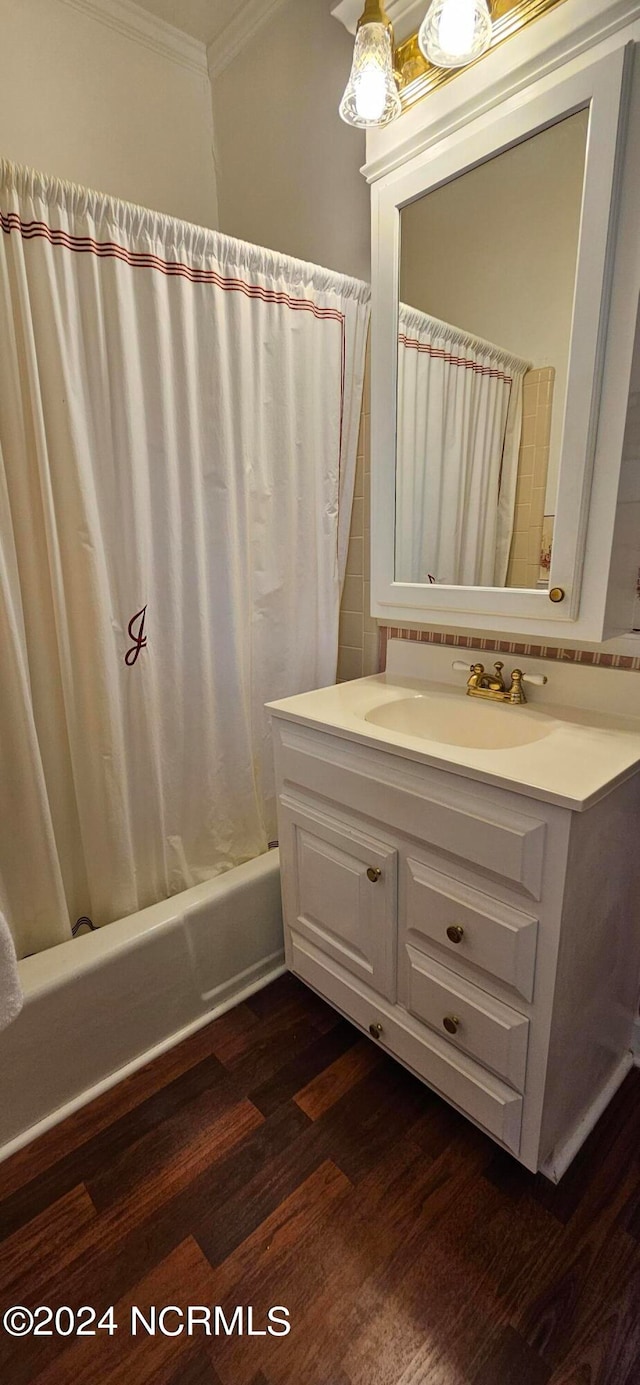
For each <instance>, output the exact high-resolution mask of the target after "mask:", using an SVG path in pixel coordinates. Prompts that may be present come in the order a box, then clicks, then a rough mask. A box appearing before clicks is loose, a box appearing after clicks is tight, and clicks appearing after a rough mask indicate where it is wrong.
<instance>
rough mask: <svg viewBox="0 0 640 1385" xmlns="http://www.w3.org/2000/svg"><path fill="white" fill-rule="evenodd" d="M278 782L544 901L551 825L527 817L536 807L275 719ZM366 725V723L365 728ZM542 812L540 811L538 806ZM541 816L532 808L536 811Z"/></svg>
mask: <svg viewBox="0 0 640 1385" xmlns="http://www.w3.org/2000/svg"><path fill="white" fill-rule="evenodd" d="M274 724H275V730H276V740H277V747H276V748H277V761H278V778H279V780H280V782H283V781H284V782H285V783H286V784H287V785H288V786H290V787H291V789H292V790H295V788H296V787H297V788H300V789H302V790H303V791H305V792H310V793H313V794H317V795H319V796H320V797H321V798H323V799H328V800H329V801H331V802H334V803H339V804H340V805H341V809H342V810H343V811H345V812H353V813H358V814H360V815H362V816H364V817H368V818H370V819H373V820H374V821H375V822H380V823H388V824H389V825H390V826H392V827H393V831H394V832H400V833H403V834H404V835H407V836H409V837H412V838H413V839H414V840H417V841H422V842H425V843H427V844H428V845H430V846H433V847H435V848H436V850H438V851H443V852H446V853H447V855H450V856H454V857H458V859H459V860H461V861H464V862H465V863H466V864H468V865H469V866H472V867H473V866H475V867H478V868H479V869H480V870H482V871H485V872H488V873H489V874H490V875H492V876H495V877H498V878H499V879H501V880H505V881H507V882H508V884H510V885H511V886H512V887H514V888H516V889H518V890H520V891H523V892H524V893H526V894H527V895H529V897H530V898H532V899H540V896H541V891H542V876H543V864H544V851H545V835H546V822H545V821H544V820H543V818H542V817H540V816H535V813H534V811H532V812H531V813H529V812H523V811H522V805H523V803H525V806H528V804H529V803H530V802H531V800H524V799H522V798H519V797H516V795H514V794H512V793H508V792H506V791H504V790H495V789H486V788H485V789H484V790H483V789H482V787H481V786H479V785H474V784H472V782H471V781H469V780H468V779H464V778H462V777H461V776H458V775H456V774H452V773H448V772H447V773H443V772H442V771H439V770H434V769H431V768H429V767H427V766H426V765H418V764H412V763H411V761H408V760H402V759H399V758H398V757H397V756H393V755H388V754H385V753H384V751H381V750H377V749H376V750H375V751H371V750H369V749H368V747H366V746H362V745H358V744H355V743H352V742H351V741H347V740H343V739H341V738H339V737H336V736H329V735H325V734H323V733H321V732H319V731H316V730H313V729H312V728H310V727H307V726H299V725H297V724H296V723H294V722H292V721H285V720H282V719H280V718H279V717H277V716H276V718H275V723H274ZM365 725H366V723H364V722H363V727H364V726H365ZM535 806H537V805H535ZM531 807H532V809H534V805H533V803H532V804H531Z"/></svg>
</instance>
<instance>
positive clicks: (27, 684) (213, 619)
mask: <svg viewBox="0 0 640 1385" xmlns="http://www.w3.org/2000/svg"><path fill="white" fill-rule="evenodd" d="M0 225H1V232H2V234H0V340H1V341H2V353H1V356H0V637H1V639H2V651H3V657H2V661H1V664H0V795H1V805H0V814H1V817H2V824H3V826H2V838H1V841H0V911H1V912H3V913H4V914H5V915H6V917H7V919H8V921H9V923H10V927H11V929H12V932H13V935H14V938H15V941H16V944H17V950H18V953H19V955H25V954H27V953H31V952H35V951H40V950H41V949H43V948H45V947H49V946H52V945H54V944H56V943H59V942H62V941H66V940H67V939H68V938H69V937H70V936H71V927H72V926H73V924H74V922H75V920H77V919H78V918H79V917H81V916H86V917H88V918H90V919H91V920H92V921H93V923H94V924H95V925H101V924H105V923H108V922H110V921H112V920H113V919H115V918H120V917H123V916H126V915H128V914H130V913H132V912H133V911H135V910H137V909H140V908H142V907H144V906H145V905H147V904H150V903H152V902H154V901H155V900H157V899H160V898H163V897H166V896H169V895H172V894H175V893H176V892H178V891H180V890H183V889H185V888H188V887H189V886H191V885H194V884H197V883H199V882H200V881H202V880H205V879H207V878H209V877H210V876H212V875H215V874H216V873H217V872H219V871H221V870H225V869H227V868H229V867H232V866H234V865H236V864H238V863H240V862H242V861H244V860H246V859H248V858H250V857H253V856H256V855H258V854H259V853H261V852H263V851H264V850H265V849H266V847H267V844H268V840H269V838H270V837H271V836H273V835H274V830H275V816H274V790H273V782H272V771H271V751H270V739H269V724H268V716H267V714H266V713H265V711H264V706H263V704H264V702H265V701H266V700H268V699H272V698H277V697H281V696H284V695H286V694H289V693H293V692H296V691H302V690H305V689H308V688H311V687H316V686H319V685H322V684H327V683H330V682H332V681H333V679H334V676H335V664H336V652H337V628H338V609H339V595H340V583H341V575H342V573H343V570H344V564H345V558H346V546H347V542H348V532H349V515H350V508H351V499H352V494H353V483H354V470H355V454H356V447H357V434H358V425H359V415H360V403H361V393H362V378H363V371H364V351H365V341H366V332H367V324H368V298H369V291H368V288H367V287H366V286H365V285H363V284H361V283H359V282H356V281H353V280H349V279H346V278H344V277H342V276H340V275H337V274H334V273H331V272H329V271H326V270H322V269H319V268H317V267H315V266H312V265H308V264H304V263H301V262H298V261H294V260H291V259H289V258H287V257H285V256H282V255H277V254H274V253H272V252H270V251H266V250H261V249H257V248H256V247H253V246H248V245H245V244H242V243H240V242H238V241H235V240H232V239H230V238H228V237H225V236H222V235H219V234H217V233H214V232H211V231H208V230H203V229H200V228H198V227H194V226H190V225H187V224H185V223H181V222H177V221H174V220H172V219H169V218H167V217H164V216H161V215H158V214H156V213H153V212H148V211H144V210H142V209H140V208H136V207H133V206H130V205H127V204H123V203H120V202H117V201H115V200H113V199H109V198H105V197H102V196H99V195H97V194H95V193H92V192H88V191H86V190H84V189H81V188H77V187H71V186H69V185H67V184H63V183H60V182H58V181H55V180H52V179H49V178H45V177H43V176H40V175H38V174H35V173H32V172H30V171H28V170H25V169H18V168H15V167H13V166H11V165H8V164H0Z"/></svg>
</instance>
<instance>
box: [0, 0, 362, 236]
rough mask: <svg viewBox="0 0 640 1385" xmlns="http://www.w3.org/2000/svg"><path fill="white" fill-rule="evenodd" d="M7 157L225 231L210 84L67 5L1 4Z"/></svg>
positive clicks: (1, 119)
mask: <svg viewBox="0 0 640 1385" xmlns="http://www.w3.org/2000/svg"><path fill="white" fill-rule="evenodd" d="M336 27H337V25H336ZM0 155H2V156H4V157H5V158H8V159H11V160H13V161H14V162H17V163H26V164H30V165H31V166H32V167H35V168H37V169H40V170H42V171H43V172H45V173H51V174H55V175H56V176H57V177H60V178H66V179H70V180H71V181H72V182H77V183H83V184H84V185H85V186H87V187H91V188H97V189H98V190H99V191H101V192H107V193H111V194H112V195H113V196H115V197H122V198H125V199H126V200H128V201H133V202H139V203H141V204H142V205H143V206H148V207H152V208H153V209H154V210H156V211H162V212H167V213H168V214H169V215H172V216H178V217H182V218H184V219H185V220H188V221H195V222H197V223H199V224H201V225H205V226H215V225H216V223H217V209H216V195H215V177H214V164H213V153H212V119H211V97H210V88H209V81H208V78H207V76H206V73H203V74H198V73H197V72H195V71H193V70H191V69H189V68H187V67H185V66H183V65H180V64H178V63H177V62H173V61H172V60H171V59H170V58H165V57H163V56H162V55H161V54H159V53H158V52H155V51H151V50H150V49H149V48H148V47H146V46H144V45H143V44H142V43H139V42H137V41H135V40H132V39H131V38H129V37H127V36H125V35H124V34H121V33H119V32H117V31H116V30H115V29H113V28H110V27H108V26H107V25H105V24H104V23H102V22H100V21H99V20H96V19H94V18H92V17H91V16H90V15H89V14H86V13H83V12H82V11H81V10H79V9H77V8H75V7H74V6H73V5H70V4H65V3H63V0H0Z"/></svg>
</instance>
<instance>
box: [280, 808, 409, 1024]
mask: <svg viewBox="0 0 640 1385" xmlns="http://www.w3.org/2000/svg"><path fill="white" fill-rule="evenodd" d="M279 824H280V850H281V855H282V880H283V887H284V906H285V908H284V912H285V922H286V923H287V924H288V925H289V926H290V927H294V928H295V929H296V931H297V932H298V933H300V934H302V935H303V936H304V937H306V938H308V939H309V941H310V942H312V943H314V944H315V946H316V947H318V948H319V949H320V950H321V951H322V952H325V953H326V954H327V956H329V957H332V958H333V959H334V961H336V962H339V963H340V965H341V966H343V967H345V968H346V970H347V971H350V972H353V975H354V976H359V977H360V978H361V979H362V980H363V981H365V982H366V983H367V985H369V986H371V987H372V988H373V989H374V990H376V991H379V992H380V994H381V995H384V996H386V997H387V998H388V999H389V1000H395V988H396V942H395V940H396V936H397V890H398V872H397V851H396V850H395V847H393V846H390V845H388V844H387V843H386V842H384V841H381V840H380V839H379V838H378V837H374V836H373V835H372V834H371V833H370V832H367V831H366V830H360V828H359V827H358V826H357V825H356V824H355V823H353V822H351V821H342V820H340V819H339V818H337V817H333V816H332V814H331V813H327V812H325V811H323V809H321V808H320V807H318V808H316V807H313V806H311V805H309V804H301V803H297V802H296V801H295V800H293V799H287V798H286V797H284V796H281V798H280V803H279Z"/></svg>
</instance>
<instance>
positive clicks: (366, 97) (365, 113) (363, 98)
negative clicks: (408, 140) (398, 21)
mask: <svg viewBox="0 0 640 1385" xmlns="http://www.w3.org/2000/svg"><path fill="white" fill-rule="evenodd" d="M339 110H340V115H341V116H342V119H343V120H345V121H346V122H347V125H356V126H357V127H358V128H359V129H361V130H366V129H368V128H370V127H371V126H376V125H388V124H389V121H390V120H395V119H396V116H399V115H400V112H401V110H402V106H401V104H400V97H399V95H398V84H397V82H396V77H395V73H394V70H393V31H392V29H391V25H390V24H389V21H388V19H387V18H386V16H385V14H384V11H383V10H382V9H381V7H380V5H379V4H378V3H376V2H375V0H367V5H366V8H365V11H364V14H363V15H362V18H361V20H360V22H359V24H358V29H357V32H356V41H355V46H354V50H353V63H352V65H351V74H350V76H349V81H348V82H347V87H346V90H345V93H344V96H343V98H342V100H341V102H340V107H339Z"/></svg>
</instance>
